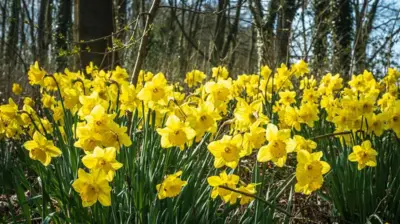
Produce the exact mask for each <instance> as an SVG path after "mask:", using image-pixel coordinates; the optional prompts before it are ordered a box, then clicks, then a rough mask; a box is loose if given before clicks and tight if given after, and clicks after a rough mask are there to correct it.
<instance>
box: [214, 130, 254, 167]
mask: <svg viewBox="0 0 400 224" xmlns="http://www.w3.org/2000/svg"><path fill="white" fill-rule="evenodd" d="M208 150H209V151H210V152H211V154H212V155H213V156H214V158H215V160H214V167H215V168H220V167H223V166H228V167H230V168H233V169H234V168H236V166H237V165H238V163H239V158H241V157H243V156H244V155H245V154H246V150H244V149H243V147H242V135H240V134H238V135H235V136H233V137H232V136H229V135H224V137H222V139H221V140H218V141H213V142H211V143H210V144H209V145H208Z"/></svg>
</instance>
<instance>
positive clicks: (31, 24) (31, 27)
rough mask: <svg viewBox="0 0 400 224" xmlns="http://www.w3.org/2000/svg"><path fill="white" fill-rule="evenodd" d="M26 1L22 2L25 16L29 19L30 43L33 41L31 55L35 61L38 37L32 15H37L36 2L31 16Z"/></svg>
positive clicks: (33, 2)
mask: <svg viewBox="0 0 400 224" xmlns="http://www.w3.org/2000/svg"><path fill="white" fill-rule="evenodd" d="M25 1H26V0H22V4H23V7H24V12H25V15H26V18H27V19H28V22H29V36H30V39H31V40H30V41H31V44H30V45H31V51H32V52H31V54H32V58H33V59H34V60H36V59H37V58H36V57H37V52H36V37H35V22H34V21H33V18H32V17H31V15H35V11H34V8H35V1H34V0H32V3H31V4H32V5H31V6H32V7H31V10H30V12H31V13H32V14H30V13H29V9H28V5H27V4H26V2H25Z"/></svg>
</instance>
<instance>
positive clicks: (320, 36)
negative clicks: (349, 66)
mask: <svg viewBox="0 0 400 224" xmlns="http://www.w3.org/2000/svg"><path fill="white" fill-rule="evenodd" d="M313 7H314V13H315V15H314V32H315V34H314V38H315V39H314V40H313V58H312V65H313V66H312V68H313V73H314V74H315V75H317V76H318V75H322V74H321V73H322V71H323V70H324V68H326V62H327V48H328V38H327V37H328V32H329V27H328V17H329V1H328V0H314V2H313Z"/></svg>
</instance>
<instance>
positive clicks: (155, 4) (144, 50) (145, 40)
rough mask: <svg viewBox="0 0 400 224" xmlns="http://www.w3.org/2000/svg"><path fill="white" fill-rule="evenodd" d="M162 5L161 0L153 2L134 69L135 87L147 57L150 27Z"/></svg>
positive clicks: (132, 80) (133, 80)
mask: <svg viewBox="0 0 400 224" xmlns="http://www.w3.org/2000/svg"><path fill="white" fill-rule="evenodd" d="M160 3H161V0H153V4H152V6H151V8H150V11H149V13H148V15H147V20H146V25H145V29H144V33H143V36H142V40H141V42H140V46H139V53H138V55H137V58H136V62H135V67H134V69H133V73H132V79H131V83H132V84H133V85H135V86H136V84H137V81H138V78H139V72H140V69H141V67H142V64H143V62H144V59H145V57H146V55H147V44H148V41H149V36H150V26H151V25H152V24H153V20H154V18H155V16H156V14H157V10H158V8H159V6H160Z"/></svg>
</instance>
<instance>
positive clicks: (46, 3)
mask: <svg viewBox="0 0 400 224" xmlns="http://www.w3.org/2000/svg"><path fill="white" fill-rule="evenodd" d="M51 2H52V0H42V1H41V3H40V10H39V21H38V47H39V62H40V63H41V64H43V65H45V64H47V63H48V61H47V60H48V50H49V44H50V40H51V33H52V30H51V22H52V21H51V20H52V16H51Z"/></svg>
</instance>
